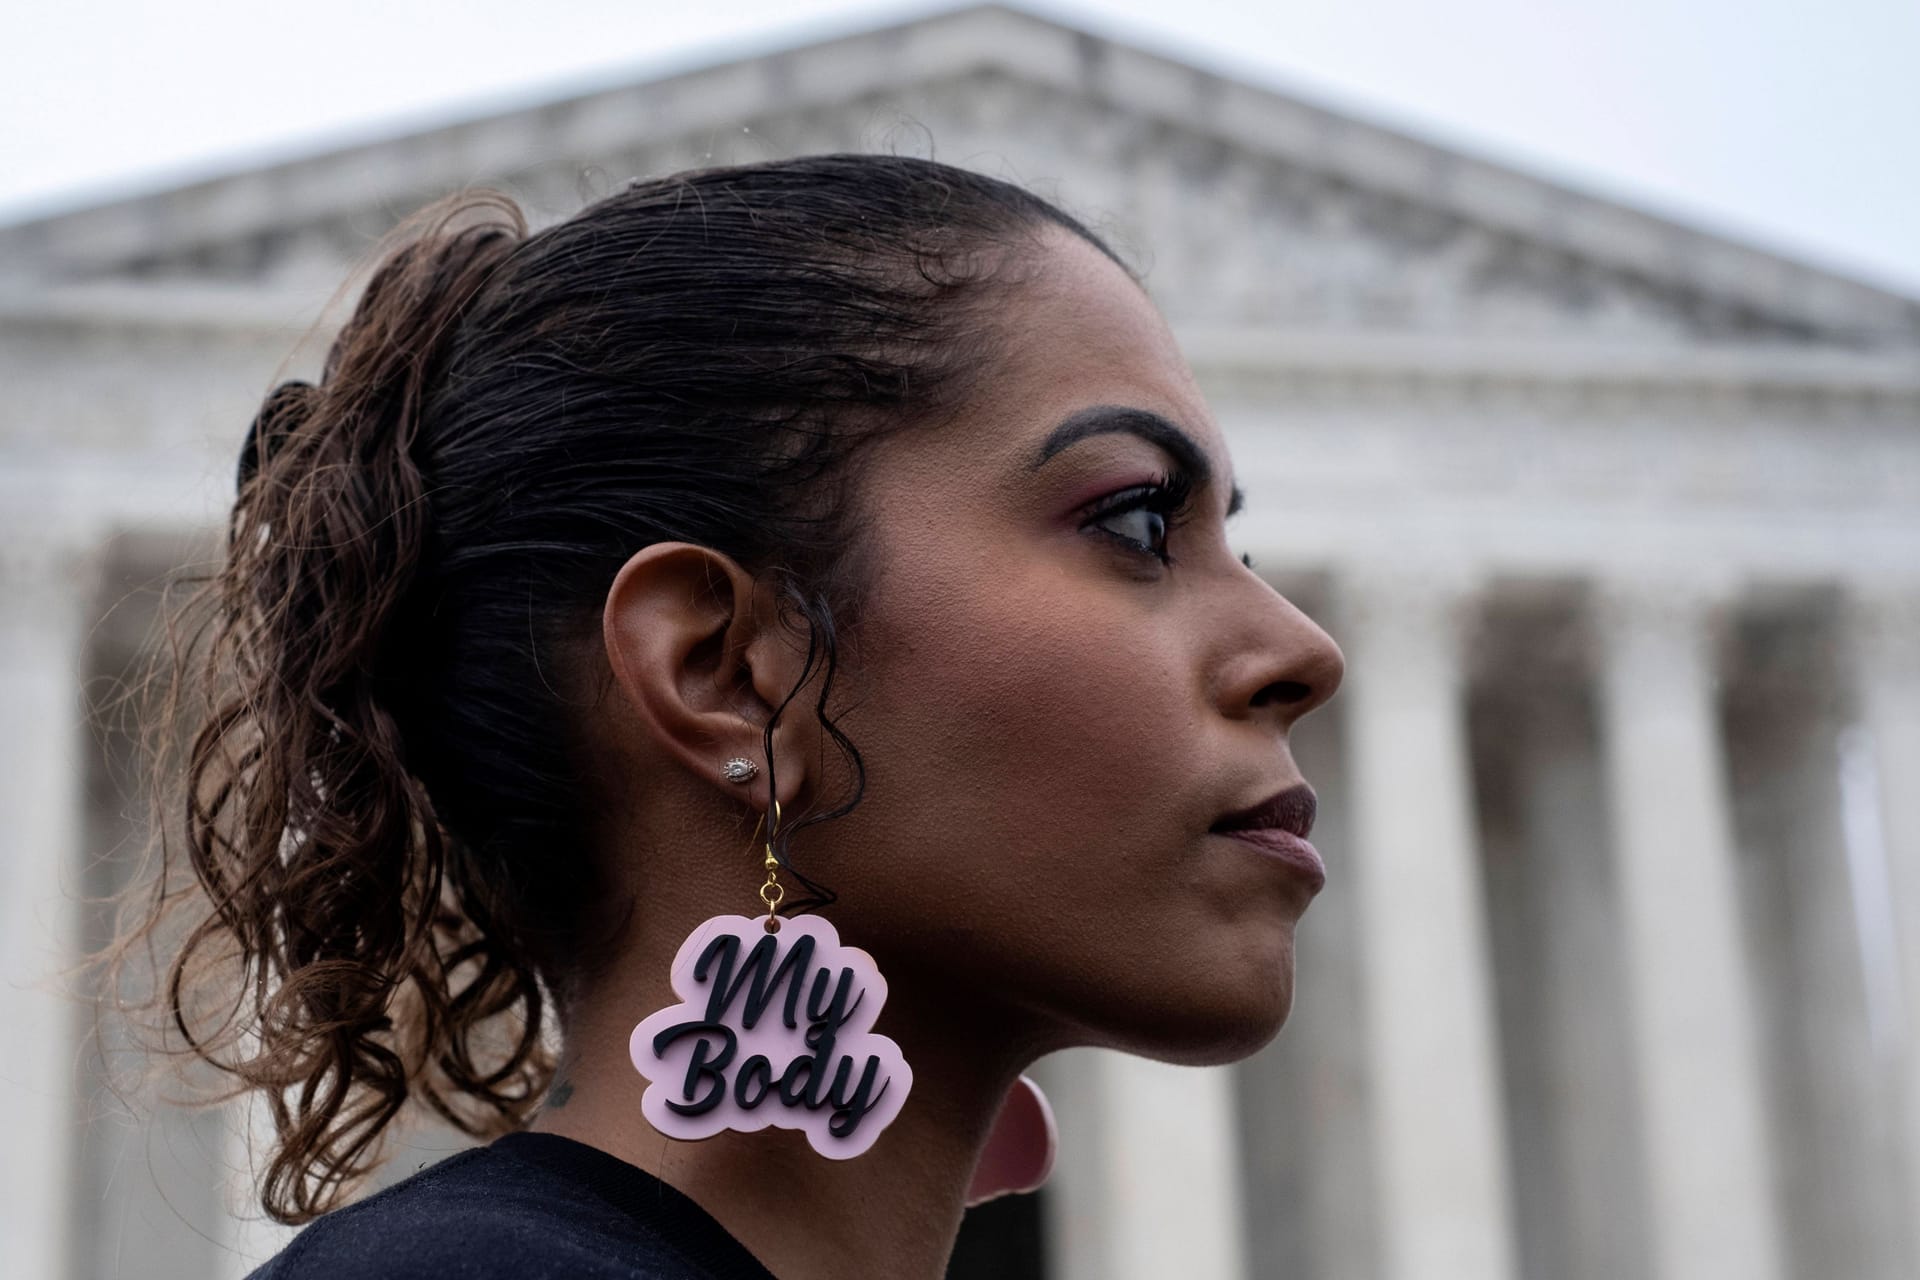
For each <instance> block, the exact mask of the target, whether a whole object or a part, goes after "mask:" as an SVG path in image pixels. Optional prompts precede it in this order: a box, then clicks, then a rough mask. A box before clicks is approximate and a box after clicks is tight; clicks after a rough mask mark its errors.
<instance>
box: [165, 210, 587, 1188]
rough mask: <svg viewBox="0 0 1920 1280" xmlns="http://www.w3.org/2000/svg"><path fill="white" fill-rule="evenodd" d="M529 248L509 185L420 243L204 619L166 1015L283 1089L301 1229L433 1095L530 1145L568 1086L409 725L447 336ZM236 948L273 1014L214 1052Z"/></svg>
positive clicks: (393, 267)
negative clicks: (530, 1136)
mask: <svg viewBox="0 0 1920 1280" xmlns="http://www.w3.org/2000/svg"><path fill="white" fill-rule="evenodd" d="M476 212H477V213H481V214H483V215H489V216H486V217H485V218H484V219H483V220H482V221H480V222H478V223H477V224H476V225H473V226H469V227H467V228H465V229H461V230H452V229H450V227H451V224H452V223H454V222H455V221H456V220H458V219H461V218H464V217H466V216H467V215H470V214H472V213H476ZM525 234H526V225H525V222H524V220H523V217H522V215H521V213H520V211H519V210H518V208H517V207H515V206H514V204H513V203H512V202H511V201H509V200H506V199H505V198H504V197H497V196H496V195H494V193H491V192H484V191H483V192H479V193H462V194H461V195H458V196H455V197H451V198H449V199H447V200H443V201H441V202H440V203H439V204H436V205H434V206H431V207H429V208H428V209H426V210H424V211H422V213H421V214H420V215H418V216H417V217H416V218H415V219H412V220H410V221H409V222H408V223H405V224H402V225H401V226H400V227H399V228H397V229H396V231H395V232H394V233H393V235H392V236H391V237H390V240H395V239H397V240H399V241H401V243H400V245H399V247H398V248H396V249H393V250H392V251H391V252H390V253H389V254H388V256H386V257H385V258H384V260H383V261H381V262H380V265H379V266H378V268H377V270H376V271H375V273H374V274H373V276H372V277H371V279H370V281H369V283H368V285H367V288H366V290H365V292H364V295H363V296H362V298H361V300H360V302H359V304H358V306H357V308H356V310H355V312H354V314H353V315H352V317H351V319H350V320H349V321H348V322H347V324H346V325H345V326H344V327H343V329H342V330H341V332H340V334H339V336H338V338H337V339H336V340H335V342H334V343H333V345H332V347H331V349H330V351H329V353H328V356H327V359H326V362H325V369H324V373H323V375H322V379H321V381H320V383H319V384H318V385H313V384H310V383H306V382H303V381H299V380H293V381H288V382H283V383H281V384H280V385H279V386H278V387H276V388H275V389H274V390H273V391H272V392H271V393H270V394H269V395H268V397H267V398H266V400H265V402H264V403H263V404H262V406H261V409H260V412H259V414H258V416H257V417H256V418H255V419H254V421H253V423H252V425H251V427H250V429H249V431H248V434H247V437H246V442H245V445H244V447H243V449H242V451H241V458H240V469H239V489H238V496H237V500H236V502H235V505H234V508H233V514H232V519H231V522H230V525H229V530H228V547H227V559H226V563H225V566H224V567H223V568H222V569H221V570H220V572H219V573H218V575H217V576H216V577H215V578H214V579H213V580H212V581H211V583H210V584H209V585H208V586H207V588H206V589H205V590H203V592H202V593H201V595H200V597H199V598H198V599H197V600H196V602H195V603H196V605H198V606H201V607H206V608H209V609H210V612H211V617H210V618H209V619H208V620H207V621H208V622H209V623H210V625H209V626H208V627H207V628H206V630H205V636H206V638H207V639H208V641H209V643H207V644H206V645H205V646H204V650H203V652H202V653H201V654H199V655H198V656H197V659H196V661H197V668H196V675H195V677H194V678H196V679H197V680H198V681H199V683H200V692H201V693H202V695H203V696H205V697H206V698H207V700H208V703H209V705H210V706H211V711H210V713H209V714H208V715H206V717H205V718H204V720H203V721H202V722H201V724H200V727H199V730H198V733H197V734H196V735H195V736H194V737H193V738H192V740H191V744H190V746H189V747H188V748H187V754H186V760H185V794H186V815H185V816H186V831H185V839H184V844H185V849H186V853H187V858H188V861H189V863H190V865H191V867H192V870H193V873H194V875H195V877H196V878H197V880H198V882H199V885H200V886H201V888H202V890H203V894H202V895H201V896H202V899H203V900H204V902H205V903H206V904H207V905H208V906H209V908H210V909H209V910H208V911H207V912H206V914H205V916H204V918H202V919H200V920H199V921H198V922H197V923H196V924H195V925H194V926H193V927H192V928H191V929H190V930H189V931H188V933H187V934H186V938H185V941H184V943H183V944H182V945H181V947H180V948H179V950H178V951H177V952H176V953H175V954H174V955H173V957H172V960H171V962H170V964H169V966H168V968H167V971H166V973H165V974H164V977H163V979H162V995H163V998H164V1001H165V1008H166V1010H167V1013H168V1016H169V1019H170V1021H171V1022H172V1023H173V1025H174V1026H175V1027H176V1028H177V1029H178V1030H179V1032H180V1033H181V1034H182V1035H184V1036H185V1038H186V1041H187V1044H188V1046H189V1047H190V1048H191V1050H192V1051H193V1052H194V1053H195V1054H197V1055H198V1056H200V1057H202V1058H205V1059H207V1060H209V1061H212V1062H214V1063H215V1065H217V1066H219V1067H220V1068H221V1069H222V1070H223V1071H226V1072H229V1073H231V1074H232V1075H234V1076H236V1077H238V1079H239V1080H240V1081H241V1082H242V1083H241V1089H242V1090H246V1089H259V1090H261V1091H262V1092H263V1094H264V1097H265V1101H266V1105H267V1107H268V1108H269V1110H270V1112H271V1115H272V1118H273V1127H274V1130H275V1135H276V1140H275V1145H274V1150H273V1154H272V1157H271V1159H270V1161H268V1163H267V1166H266V1170H265V1175H264V1186H263V1188H262V1201H263V1203H264V1204H265V1206H266V1208H267V1211H268V1213H269V1214H270V1215H271V1216H272V1217H274V1218H275V1219H276V1220H278V1221H281V1222H284V1223H289V1224H294V1223H300V1222H305V1221H307V1220H309V1219H311V1218H313V1217H316V1216H318V1215H319V1214H321V1213H323V1212H325V1211H327V1210H328V1209H329V1208H332V1207H334V1205H335V1204H337V1203H338V1202H339V1200H340V1199H341V1197H342V1196H343V1195H344V1194H345V1193H346V1192H348V1191H349V1190H351V1188H352V1187H353V1186H354V1185H356V1184H357V1182H358V1181H359V1179H360V1177H361V1176H362V1175H363V1174H364V1173H365V1172H367V1171H368V1170H369V1169H370V1168H371V1167H372V1166H373V1165H374V1164H376V1163H377V1162H378V1159H379V1156H380V1154H381V1153H380V1138H381V1135H382V1132H383V1130H385V1129H386V1127H387V1125H388V1123H389V1122H390V1121H391V1120H392V1119H393V1118H394V1117H395V1115H396V1114H397V1113H398V1112H399V1111H400V1110H401V1108H402V1106H403V1104H404V1103H405V1102H406V1101H407V1099H408V1097H409V1094H410V1093H417V1094H418V1095H419V1096H420V1097H421V1098H423V1099H424V1101H426V1102H427V1103H428V1105H430V1106H431V1107H432V1108H433V1109H434V1110H435V1111H436V1112H438V1113H439V1114H440V1115H441V1116H442V1117H443V1118H445V1119H446V1120H447V1121H449V1122H450V1123H452V1124H453V1125H454V1126H456V1127H457V1128H459V1129H460V1130H462V1131H464V1132H466V1133H468V1134H470V1135H472V1136H475V1137H482V1138H485V1137H491V1136H495V1135H497V1134H499V1133H502V1132H506V1131H508V1130H511V1129H515V1128H519V1127H521V1125H522V1124H523V1123H524V1121H525V1119H526V1117H527V1115H528V1114H529V1113H530V1111H531V1109H532V1108H533V1106H534V1105H535V1104H536V1103H537V1101H538V1099H539V1097H540V1096H541V1094H542V1093H543V1092H544V1090H545V1087H546V1085H547V1083H548V1081H549V1079H550V1077H551V1074H552V1062H551V1056H550V1051H549V1050H547V1048H546V1047H545V1046H544V1044H543V1043H542V1041H541V1039H540V1031H541V1013H542V1004H543V1001H542V999H541V993H540V991H539V989H538V986H537V984H536V981H535V977H534V974H533V972H532V970H531V969H530V968H529V967H528V965H527V964H526V963H525V962H524V961H519V960H517V959H516V958H515V953H514V952H512V951H511V950H509V949H507V948H505V947H504V946H503V945H502V941H503V940H502V938H501V937H500V933H501V932H502V931H501V930H494V929H490V927H489V926H491V925H492V924H493V923H494V917H495V916H496V915H497V912H498V904H497V903H493V902H490V901H488V900H486V898H485V895H482V894H477V893H475V892H473V891H471V890H458V891H456V890H454V889H452V888H451V886H450V885H449V882H448V875H447V871H448V862H449V857H450V853H451V848H452V846H453V844H454V841H453V840H452V837H451V836H450V835H449V833H448V832H447V831H446V829H445V828H444V826H443V825H442V823H441V821H440V818H439V816H438V815H437V814H436V813H435V810H434V806H433V803H432V801H431V800H430V799H429V797H428V794H427V790H426V788H425V787H424V786H423V785H422V783H421V782H420V780H419V778H418V777H417V776H416V775H415V772H414V771H413V770H412V769H411V768H410V767H409V764H408V752H407V742H406V740H405V735H404V734H403V732H402V731H401V728H400V724H399V723H398V722H397V720H396V715H395V710H394V702H395V697H394V695H395V692H396V688H397V685H398V684H399V683H400V681H401V679H402V675H401V673H402V672H404V670H405V669H406V667H407V665H408V662H407V658H406V655H405V652H404V651H405V649H406V647H407V645H408V636H407V635H406V634H405V633H404V623H403V619H404V618H405V616H406V613H407V601H408V598H409V594H410V591H411V590H412V589H413V587H414V586H415V583H416V580H417V579H419V578H420V577H421V576H422V574H423V573H425V572H426V571H427V566H428V562H429V561H430V559H431V557H432V555H433V548H432V545H431V541H432V540H431V528H432V521H431V514H430V513H431V506H432V502H433V495H432V492H431V486H430V485H429V483H428V481H427V479H426V477H425V476H424V475H423V473H422V470H421V467H420V465H419V464H418V462H417V461H416V458H415V445H416V442H417V437H418V429H419V422H420V415H421V412H422V408H423V404H422V401H423V397H424V395H425V394H426V389H427V388H429V387H431V386H432V385H433V379H434V375H435V367H436V356H437V351H438V348H439V346H440V344H441V340H442V338H443V337H444V335H445V334H446V333H447V331H448V330H449V329H450V328H451V327H452V326H453V324H454V323H455V321H456V319H457V318H458V316H459V315H460V313H461V310H462V308H463V307H464V306H466V305H467V304H468V303H469V302H470V300H471V299H472V298H473V297H474V295H475V294H476V293H477V292H478V291H479V290H480V289H482V288H483V287H484V286H485V283H486V281H487V279H488V277H489V275H490V273H491V272H493V270H494V269H495V268H496V267H497V266H498V264H499V263H500V262H501V261H502V259H504V258H505V257H506V256H507V255H509V254H510V253H511V252H512V251H513V248H514V246H515V245H516V244H517V243H519V242H520V240H521V239H522V238H523V237H524V236H525ZM163 864H164V858H163ZM164 878H165V877H164V875H163V877H162V881H163V882H164ZM161 896H162V897H163V898H164V897H166V896H167V891H166V889H165V887H164V883H163V885H162V893H161ZM218 942H226V943H228V944H229V945H228V946H227V947H224V948H220V947H216V946H215V944H216V943H218ZM209 948H212V949H214V950H215V951H218V952H220V953H221V954H222V955H225V956H226V958H227V960H228V962H229V963H231V962H232V961H233V960H234V959H235V958H236V957H237V961H238V964H239V969H240V971H239V973H238V975H237V976H238V977H239V979H240V982H239V988H240V992H241V1001H240V1006H241V1007H244V1008H245V1012H246V1016H245V1017H244V1018H242V1019H239V1020H237V1021H236V1020H235V1019H234V1018H233V1017H232V1016H231V1013H230V1014H229V1016H228V1018H227V1020H226V1022H225V1023H224V1024H223V1025H221V1026H220V1027H217V1028H215V1029H213V1030H212V1031H211V1032H209V1031H208V1030H207V1029H205V1028H202V1027H198V1026H196V1025H194V1023H195V1018H194V1017H193V1016H192V1013H191V1007H192V1006H193V1005H195V1004H197V1003H198V1002H199V1000H198V997H200V996H201V995H202V992H201V991H200V990H199V988H200V986H201V984H202V983H204V982H205V981H206V978H207V974H206V972H205V970H206V969H207V968H208V967H210V966H209V965H206V964H203V963H202V959H203V954H202V953H203V952H205V951H206V950H207V949H209ZM216 960H217V957H216ZM463 969H464V970H468V971H469V972H468V973H467V974H465V975H462V974H461V973H460V972H459V971H461V970H463ZM237 1011H238V1008H236V1009H235V1010H234V1011H233V1012H237ZM509 1012H514V1013H517V1017H516V1018H515V1019H513V1021H514V1022H515V1023H516V1026H515V1029H514V1031H513V1033H512V1034H511V1036H510V1041H509V1043H510V1047H509V1048H508V1049H507V1052H506V1060H505V1062H504V1063H501V1064H498V1065H496V1066H494V1067H493V1068H491V1069H486V1070H483V1069H482V1068H481V1067H480V1066H478V1065H477V1064H476V1063H475V1062H474V1060H473V1058H472V1056H471V1052H472V1050H471V1046H470V1044H469V1040H470V1038H471V1036H472V1033H475V1032H477V1031H478V1030H480V1028H481V1025H482V1024H483V1023H487V1022H489V1021H491V1020H496V1019H499V1018H500V1016H501V1015H504V1014H508V1013H509ZM243 1041H246V1042H251V1048H252V1052H250V1053H244V1052H243V1053H240V1054H235V1053H233V1052H232V1051H233V1050H234V1049H235V1048H237V1047H239V1044H240V1043H241V1042H243Z"/></svg>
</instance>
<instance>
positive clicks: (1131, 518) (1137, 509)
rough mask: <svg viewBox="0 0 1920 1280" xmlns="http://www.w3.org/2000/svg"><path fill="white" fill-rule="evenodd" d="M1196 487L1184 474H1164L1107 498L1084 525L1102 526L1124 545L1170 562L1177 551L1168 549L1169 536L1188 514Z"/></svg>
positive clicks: (1163, 561)
mask: <svg viewBox="0 0 1920 1280" xmlns="http://www.w3.org/2000/svg"><path fill="white" fill-rule="evenodd" d="M1192 491H1193V482H1192V481H1191V480H1190V479H1188V478H1187V477H1186V476H1185V475H1183V474H1179V473H1175V474H1173V475H1169V476H1161V477H1158V478H1156V479H1155V480H1154V481H1153V482H1152V483H1150V484H1144V485H1136V486H1135V487H1133V488H1131V489H1125V490H1122V491H1121V492H1119V493H1116V494H1113V495H1111V496H1110V497H1108V498H1105V499H1103V500H1102V501H1101V502H1100V503H1099V504H1098V505H1097V507H1096V509H1095V510H1094V512H1093V514H1092V515H1091V516H1090V517H1089V518H1088V520H1087V522H1086V523H1085V524H1084V525H1082V526H1081V527H1082V528H1083V529H1084V528H1094V529H1098V530H1100V531H1101V532H1102V533H1105V534H1107V535H1108V536H1109V537H1111V538H1114V539H1115V540H1117V541H1118V542H1120V543H1121V544H1122V545H1123V546H1127V547H1130V548H1132V549H1134V550H1137V551H1140V552H1143V553H1145V554H1147V555H1151V556H1152V557H1153V558H1154V559H1156V560H1158V561H1159V562H1160V563H1161V564H1168V565H1170V564H1172V563H1173V555H1172V554H1171V553H1170V552H1169V551H1168V550H1167V537H1168V535H1169V534H1171V533H1172V532H1173V530H1174V529H1175V528H1177V527H1178V526H1179V524H1180V522H1181V520H1182V519H1183V518H1184V517H1185V516H1186V514H1187V499H1188V498H1189V497H1190V496H1191V494H1192ZM1136 535H1137V536H1136Z"/></svg>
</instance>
